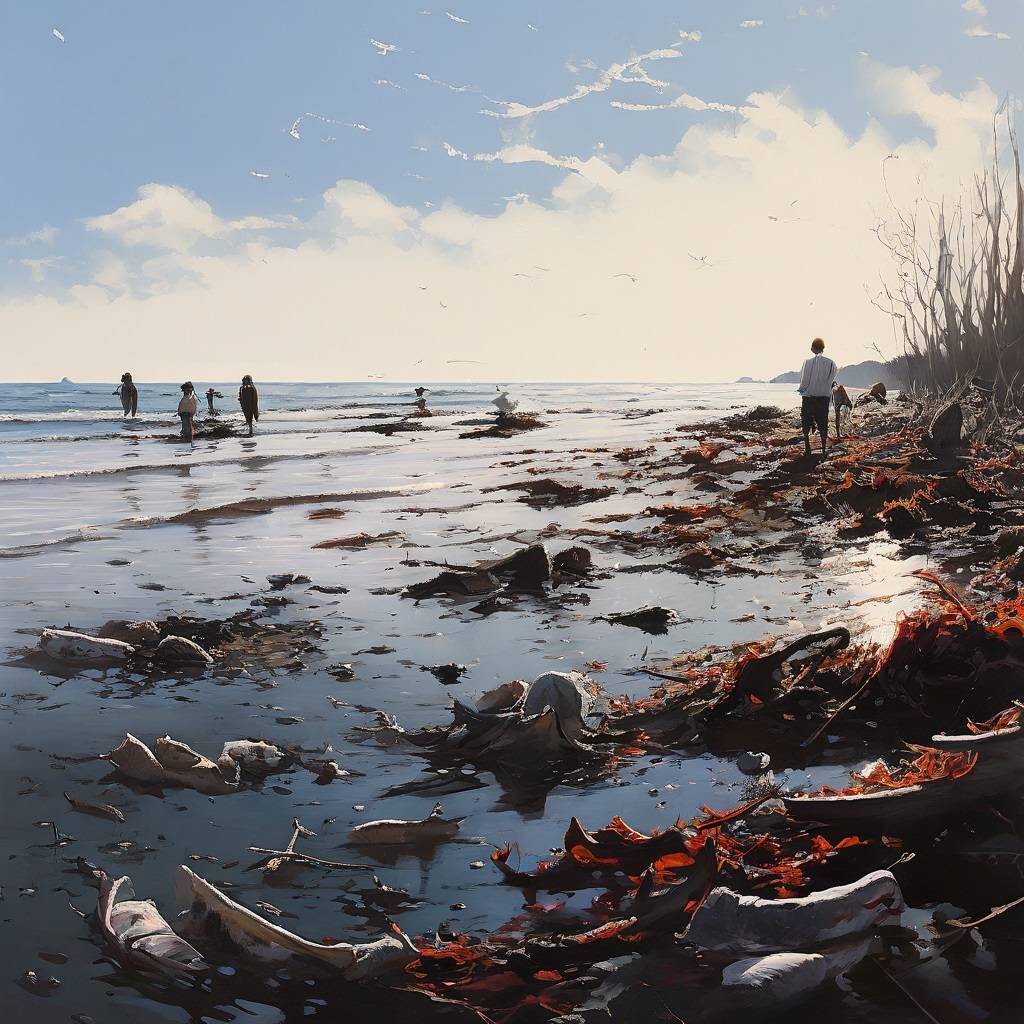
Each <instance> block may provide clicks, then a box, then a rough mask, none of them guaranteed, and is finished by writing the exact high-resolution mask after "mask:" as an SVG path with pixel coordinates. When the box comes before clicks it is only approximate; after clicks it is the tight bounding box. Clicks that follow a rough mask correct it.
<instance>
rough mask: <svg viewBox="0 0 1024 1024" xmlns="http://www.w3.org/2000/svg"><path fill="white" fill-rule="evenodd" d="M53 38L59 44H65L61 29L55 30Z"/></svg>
mask: <svg viewBox="0 0 1024 1024" xmlns="http://www.w3.org/2000/svg"><path fill="white" fill-rule="evenodd" d="M53 38H54V39H56V40H57V42H58V43H63V42H64V41H65V40H64V33H63V32H61V30H60V29H59V28H55V29H54V30H53Z"/></svg>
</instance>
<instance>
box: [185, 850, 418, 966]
mask: <svg viewBox="0 0 1024 1024" xmlns="http://www.w3.org/2000/svg"><path fill="white" fill-rule="evenodd" d="M175 889H176V892H177V898H178V904H179V906H181V907H182V908H184V909H183V912H182V913H181V914H180V915H179V917H178V918H177V924H178V926H179V928H180V929H181V931H182V932H183V933H185V934H187V935H194V936H195V937H196V938H197V939H198V938H199V937H200V936H217V937H218V938H219V939H222V940H226V941H227V942H228V943H229V944H230V945H232V946H234V947H235V948H236V949H238V950H239V951H241V952H242V953H244V954H245V955H247V956H249V957H251V958H253V959H255V960H259V961H263V962H270V963H280V962H282V961H292V960H296V961H299V962H300V963H305V964H307V965H308V966H310V967H316V966H318V965H325V966H326V967H328V968H330V969H331V971H332V972H338V973H339V974H340V976H341V977H342V978H344V979H345V980H346V981H368V980H370V979H372V978H377V977H379V976H381V975H383V974H387V973H389V972H391V971H397V970H400V969H401V968H402V967H404V966H405V965H406V964H408V963H410V962H411V961H412V960H414V959H415V958H416V956H417V949H416V947H415V946H414V945H413V943H412V941H411V940H410V939H409V937H408V936H407V935H405V934H404V933H403V932H401V931H400V930H399V929H398V928H393V930H392V931H391V933H390V934H386V935H383V936H381V938H379V939H377V940H375V941H373V942H365V943H356V944H350V943H346V942H338V943H334V944H329V945H328V944H323V943H319V942H311V941H310V940H309V939H305V938H302V936H300V935H296V934H295V933H293V932H290V931H288V930H287V929H285V928H282V927H281V926H280V925H276V924H273V923H272V922H270V921H267V920H266V919H265V918H263V917H261V916H260V915H259V914H257V913H255V912H254V911H252V910H249V909H248V907H244V906H242V905H241V904H240V903H236V902H235V901H234V900H232V899H230V898H229V897H228V896H226V895H225V894H224V893H223V892H221V891H220V889H218V888H217V887H216V886H214V885H212V884H211V883H210V882H208V881H207V880H206V879H204V878H201V877H200V876H199V875H197V874H196V873H195V872H194V871H192V870H190V869H189V868H187V867H185V865H184V864H182V865H180V866H179V867H178V870H177V875H176V878H175Z"/></svg>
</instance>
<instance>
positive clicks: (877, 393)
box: [854, 381, 889, 406]
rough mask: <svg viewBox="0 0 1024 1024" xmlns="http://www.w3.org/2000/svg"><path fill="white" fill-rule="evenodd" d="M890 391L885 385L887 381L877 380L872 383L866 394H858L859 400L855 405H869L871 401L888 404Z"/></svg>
mask: <svg viewBox="0 0 1024 1024" xmlns="http://www.w3.org/2000/svg"><path fill="white" fill-rule="evenodd" d="M888 393H889V389H888V388H887V387H886V386H885V382H884V381H877V382H876V383H874V384H872V385H871V387H870V388H868V390H867V391H865V392H864V394H862V395H858V396H857V400H856V402H854V405H857V406H861V405H868V404H870V403H871V402H877V403H878V404H879V405H886V404H887V403H888V399H887V398H886V395H888Z"/></svg>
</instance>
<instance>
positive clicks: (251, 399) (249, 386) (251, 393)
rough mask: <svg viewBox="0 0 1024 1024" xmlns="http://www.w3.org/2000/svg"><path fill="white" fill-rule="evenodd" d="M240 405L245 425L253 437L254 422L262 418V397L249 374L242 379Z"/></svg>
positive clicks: (239, 390) (239, 396) (239, 392)
mask: <svg viewBox="0 0 1024 1024" xmlns="http://www.w3.org/2000/svg"><path fill="white" fill-rule="evenodd" d="M238 404H239V405H240V406H241V407H242V415H243V416H244V417H245V425H246V426H247V427H248V428H249V436H250V437H252V421H253V420H258V419H259V418H260V396H259V393H258V392H257V390H256V385H255V384H253V382H252V377H251V376H250V375H249V374H248V373H247V374H246V375H245V376H244V377H243V378H242V386H241V387H240V388H239V389H238Z"/></svg>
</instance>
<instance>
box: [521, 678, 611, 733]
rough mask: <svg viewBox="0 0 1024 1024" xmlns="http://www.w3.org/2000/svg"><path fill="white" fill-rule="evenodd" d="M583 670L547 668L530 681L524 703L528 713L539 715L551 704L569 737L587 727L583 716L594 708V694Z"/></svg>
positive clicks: (550, 706)
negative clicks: (552, 670) (549, 669)
mask: <svg viewBox="0 0 1024 1024" xmlns="http://www.w3.org/2000/svg"><path fill="white" fill-rule="evenodd" d="M586 684H587V677H586V676H585V675H583V673H582V672H545V673H543V675H539V676H537V678H536V679H535V680H534V681H533V682H532V683H531V684H530V686H529V689H528V690H527V691H526V697H525V700H524V703H523V714H524V715H539V714H540V713H541V712H542V711H543V710H544V709H545V708H551V710H552V711H554V712H555V714H556V715H557V717H558V725H559V726H560V727H561V729H562V731H563V732H564V733H565V734H566V735H567V736H569V737H573V736H576V735H578V734H579V733H580V732H581V730H582V729H583V720H584V718H586V716H587V715H589V714H590V713H591V711H593V710H594V696H593V694H592V693H591V692H590V690H589V689H588V688H587V685H586Z"/></svg>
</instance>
